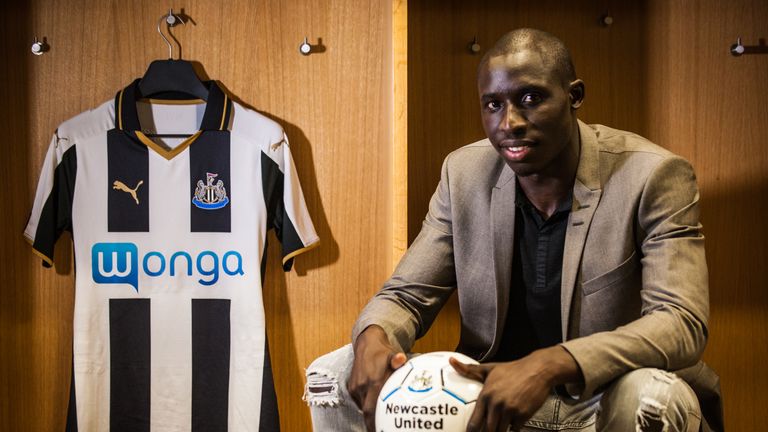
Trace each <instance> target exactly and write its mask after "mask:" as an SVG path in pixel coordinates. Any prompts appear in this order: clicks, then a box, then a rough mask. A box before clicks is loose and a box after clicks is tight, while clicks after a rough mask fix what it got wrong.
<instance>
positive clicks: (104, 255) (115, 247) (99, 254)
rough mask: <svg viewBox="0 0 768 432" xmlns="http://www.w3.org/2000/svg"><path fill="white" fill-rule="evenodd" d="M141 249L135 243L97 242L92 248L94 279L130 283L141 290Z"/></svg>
mask: <svg viewBox="0 0 768 432" xmlns="http://www.w3.org/2000/svg"><path fill="white" fill-rule="evenodd" d="M138 269H139V250H138V248H137V247H136V245H135V244H133V243H96V244H95V245H93V248H92V249H91V272H92V274H93V281H94V282H96V283H100V284H101V283H103V284H116V283H122V284H128V285H130V286H132V287H133V289H135V290H136V291H137V292H138V291H139V273H138Z"/></svg>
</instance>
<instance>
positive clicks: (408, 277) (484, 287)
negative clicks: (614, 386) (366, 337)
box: [353, 122, 721, 429]
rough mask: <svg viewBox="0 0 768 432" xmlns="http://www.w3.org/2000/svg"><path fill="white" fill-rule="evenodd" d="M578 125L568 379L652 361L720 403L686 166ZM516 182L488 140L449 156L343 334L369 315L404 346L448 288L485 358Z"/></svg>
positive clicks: (592, 383) (495, 331) (569, 239)
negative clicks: (710, 362)
mask: <svg viewBox="0 0 768 432" xmlns="http://www.w3.org/2000/svg"><path fill="white" fill-rule="evenodd" d="M579 131H580V137H581V151H580V156H579V166H578V169H577V173H576V181H575V184H574V187H573V208H572V211H571V214H570V218H569V220H568V228H567V231H566V239H565V249H564V254H563V269H562V286H561V317H562V323H563V327H562V333H563V340H564V341H565V342H563V343H562V346H563V347H564V348H565V349H567V350H568V351H569V352H570V353H571V354H572V355H573V357H574V358H575V359H576V361H577V362H578V364H579V366H580V367H581V370H582V372H583V374H584V385H583V387H581V388H578V389H570V388H569V390H570V391H571V392H572V393H573V392H575V393H578V395H579V397H580V398H588V397H590V396H591V395H593V394H594V393H596V392H599V391H601V389H603V388H604V387H605V386H606V385H607V384H609V383H610V382H611V381H613V380H614V379H616V378H617V377H619V376H621V375H623V374H624V373H626V372H628V371H630V370H633V369H637V368H641V367H654V368H659V369H664V370H670V371H678V372H679V374H680V375H681V376H682V377H683V378H684V379H686V381H688V382H689V383H690V384H691V386H692V387H693V388H694V390H695V391H697V394H699V397H700V401H701V403H702V411H705V410H710V411H711V410H719V409H720V406H719V381H718V378H717V376H716V375H715V374H714V373H713V372H712V371H711V370H710V369H709V368H708V367H706V366H705V365H704V364H703V363H701V362H700V357H701V354H702V352H703V350H704V346H705V344H706V339H707V320H708V317H709V293H708V282H707V265H706V261H705V257H704V236H703V235H702V233H701V224H700V223H699V203H698V201H699V193H698V189H697V186H696V177H695V174H694V172H693V169H692V168H691V166H690V164H689V163H688V162H687V161H685V160H684V159H682V158H680V157H678V156H675V155H674V154H672V153H670V152H669V151H667V150H665V149H663V148H661V147H659V146H657V145H655V144H653V143H651V142H649V141H648V140H646V139H644V138H642V137H640V136H638V135H635V134H632V133H629V132H624V131H619V130H616V129H611V128H608V127H605V126H601V125H594V126H592V125H586V124H584V123H582V122H579ZM515 181H516V178H515V174H514V172H513V171H512V170H511V169H510V168H509V167H508V166H507V165H506V163H504V161H503V160H502V159H501V158H500V157H499V156H498V154H497V153H496V151H495V150H494V149H493V147H492V146H491V144H490V142H489V141H488V140H482V141H478V142H476V143H473V144H470V145H467V146H465V147H462V148H460V149H458V150H456V151H454V152H452V153H451V154H450V155H448V157H447V158H446V159H445V162H444V163H443V168H442V176H441V180H440V184H439V185H438V187H437V190H436V191H435V193H434V195H433V196H432V200H431V202H430V206H429V213H428V214H427V216H426V218H425V220H424V223H423V227H422V230H421V232H420V233H419V235H418V237H417V238H416V240H414V242H413V244H412V245H411V246H410V248H409V249H408V251H407V252H406V254H405V256H404V257H403V259H402V260H401V261H400V264H399V265H398V266H397V268H396V270H395V272H394V274H393V276H392V277H391V278H390V279H389V280H388V281H387V282H386V283H385V284H384V287H383V288H382V290H381V291H380V292H379V293H378V294H377V295H376V296H375V297H374V298H373V299H371V301H370V302H369V303H368V304H367V305H366V307H365V308H364V310H363V311H362V313H361V315H360V317H359V318H358V320H357V322H356V323H355V327H354V329H353V339H354V338H356V337H357V335H359V333H360V332H361V331H362V330H364V329H365V328H366V327H368V326H369V325H372V324H377V325H380V326H381V327H383V328H384V330H385V331H386V332H387V333H388V334H389V335H390V339H391V341H392V342H393V343H395V344H396V345H398V346H399V347H400V348H402V349H403V350H404V351H408V350H409V349H410V348H411V346H412V345H413V343H414V341H415V340H416V339H417V338H419V337H421V336H423V335H424V334H425V333H426V331H427V330H428V329H429V327H430V325H431V324H432V322H433V321H434V319H435V317H436V316H437V313H438V312H439V310H440V308H441V307H442V306H443V304H444V303H445V302H446V301H447V299H448V298H449V296H450V295H451V293H452V292H453V291H454V290H458V292H457V294H458V300H459V309H460V313H461V337H460V341H459V346H458V347H457V348H456V350H457V351H460V352H463V353H465V354H468V355H470V356H472V357H474V358H476V359H478V360H481V361H482V360H484V359H488V358H490V357H492V356H493V355H494V354H495V353H496V351H497V349H498V344H499V342H500V340H501V333H502V331H503V329H504V323H505V322H506V318H507V309H508V303H509V297H508V296H509V288H510V283H511V280H512V275H511V269H512V252H513V249H514V248H513V242H514V239H513V235H514V227H515V220H514V219H515ZM683 369H684V370H683ZM708 398H709V399H708ZM710 404H714V406H715V408H712V409H709V408H708V406H709V405H710ZM705 405H706V406H705ZM713 416H714V417H717V418H716V419H715V420H714V422H715V423H720V421H719V419H720V417H721V416H720V414H719V411H717V412H716V413H715V412H713V413H707V412H705V417H707V419H708V421H709V422H710V424H711V423H712V422H713V420H710V419H712V418H714V417H713ZM713 426H714V427H716V428H717V426H715V425H713ZM720 428H721V426H720V427H719V428H718V429H720ZM705 429H706V428H705Z"/></svg>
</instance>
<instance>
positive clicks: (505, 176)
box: [483, 164, 515, 357]
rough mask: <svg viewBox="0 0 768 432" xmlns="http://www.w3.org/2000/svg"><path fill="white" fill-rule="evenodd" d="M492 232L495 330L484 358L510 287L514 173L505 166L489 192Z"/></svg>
mask: <svg viewBox="0 0 768 432" xmlns="http://www.w3.org/2000/svg"><path fill="white" fill-rule="evenodd" d="M491 230H492V232H493V267H494V275H495V277H496V308H495V309H496V320H495V324H496V328H495V329H493V339H492V341H493V344H492V346H491V347H490V349H489V350H488V352H486V353H484V354H483V357H487V356H488V354H490V353H495V352H496V348H497V347H498V344H499V341H500V340H501V332H502V331H503V329H504V322H505V320H506V319H507V317H506V315H507V309H508V306H509V286H510V284H511V283H512V251H513V250H514V234H515V173H514V172H513V171H512V169H511V168H510V167H509V166H508V165H507V164H504V168H503V169H502V170H501V173H500V175H499V179H498V181H497V182H496V185H495V186H494V187H493V190H492V192H491Z"/></svg>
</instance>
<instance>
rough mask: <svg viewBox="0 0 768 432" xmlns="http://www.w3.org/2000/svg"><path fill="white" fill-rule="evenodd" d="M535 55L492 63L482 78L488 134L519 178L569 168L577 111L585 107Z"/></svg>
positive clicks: (494, 59) (529, 53)
mask: <svg viewBox="0 0 768 432" xmlns="http://www.w3.org/2000/svg"><path fill="white" fill-rule="evenodd" d="M563 81H564V80H563V79H562V78H561V77H560V75H559V74H558V71H556V70H553V67H552V66H548V65H547V64H546V63H545V62H544V61H542V58H541V56H540V55H539V54H538V53H536V52H534V51H531V50H527V49H526V50H522V51H518V52H515V53H512V54H507V55H503V56H499V57H492V58H490V59H489V60H488V63H487V64H486V65H484V66H483V67H482V69H481V70H480V72H479V75H478V91H479V93H480V106H481V110H480V111H481V116H482V121H483V128H484V129H485V133H486V135H487V136H488V138H489V139H490V141H491V143H492V144H493V146H494V148H496V151H498V152H499V154H500V155H501V157H502V158H503V159H504V160H505V161H506V162H507V164H508V165H509V166H510V167H511V168H512V170H514V171H515V173H516V174H517V175H519V176H527V175H531V174H544V175H547V174H555V173H557V171H558V170H559V169H562V168H563V160H564V158H567V157H568V156H567V153H568V151H570V150H571V149H572V148H569V147H570V146H569V144H571V140H572V139H573V138H574V137H573V132H574V130H575V129H574V127H575V125H574V122H575V121H576V120H575V116H574V115H573V112H572V110H573V109H575V108H577V107H578V106H579V104H580V103H581V94H582V93H581V92H576V99H577V100H576V101H574V100H572V98H571V97H570V95H569V93H570V90H571V88H572V86H573V85H577V86H581V85H582V84H581V82H580V81H574V83H576V84H574V83H571V84H570V85H569V84H567V83H564V82H563Z"/></svg>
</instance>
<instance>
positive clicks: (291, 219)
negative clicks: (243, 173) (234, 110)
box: [261, 134, 320, 271]
mask: <svg viewBox="0 0 768 432" xmlns="http://www.w3.org/2000/svg"><path fill="white" fill-rule="evenodd" d="M261 165H262V183H263V187H264V199H265V203H266V206H267V213H268V215H267V217H268V221H269V222H268V223H269V228H274V230H275V233H276V235H277V238H278V239H279V240H280V243H281V244H282V261H283V270H285V271H289V270H290V269H291V267H292V265H293V258H294V257H296V256H297V255H299V254H301V253H303V252H306V251H308V250H310V249H312V248H314V247H315V246H317V245H318V244H319V242H320V239H319V237H318V236H317V233H316V232H315V227H314V225H313V224H312V220H311V219H310V217H309V211H308V210H307V204H306V201H305V200H304V193H303V192H302V190H301V184H300V183H299V177H298V175H297V174H296V168H295V166H294V163H293V157H292V156H291V150H290V146H289V145H288V137H286V136H285V134H283V138H282V141H280V142H277V143H275V144H272V145H270V146H269V148H268V149H266V150H265V152H264V153H262V156H261Z"/></svg>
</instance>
